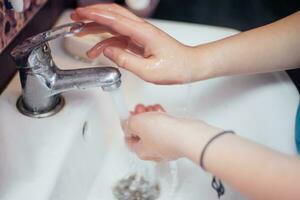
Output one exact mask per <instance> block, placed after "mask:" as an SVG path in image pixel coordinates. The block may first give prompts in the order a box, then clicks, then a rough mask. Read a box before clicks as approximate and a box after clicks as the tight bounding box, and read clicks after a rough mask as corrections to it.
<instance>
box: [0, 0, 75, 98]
mask: <svg viewBox="0 0 300 200" xmlns="http://www.w3.org/2000/svg"><path fill="white" fill-rule="evenodd" d="M75 6H76V1H75V0H25V7H26V10H25V12H23V13H16V12H14V11H10V10H6V9H5V8H4V4H3V0H0V12H1V13H0V36H1V37H0V43H1V45H0V94H1V92H2V91H3V90H4V89H5V87H6V85H7V84H8V83H9V81H10V80H11V78H12V77H13V76H14V74H15V73H16V66H15V63H14V62H13V61H12V59H11V57H10V52H11V51H12V49H13V48H14V47H15V46H16V45H17V44H19V43H20V42H22V41H24V40H25V39H26V38H28V37H30V36H32V35H35V34H37V33H40V32H43V31H46V30H48V29H49V28H51V27H52V26H53V24H54V23H55V22H56V20H57V18H58V17H59V15H60V14H61V13H62V12H63V11H64V10H65V9H67V8H73V7H75Z"/></svg>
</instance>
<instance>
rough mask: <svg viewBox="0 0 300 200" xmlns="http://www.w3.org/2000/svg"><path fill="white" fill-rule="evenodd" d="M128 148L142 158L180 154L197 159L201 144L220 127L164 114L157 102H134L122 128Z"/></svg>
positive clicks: (168, 156)
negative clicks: (154, 103)
mask: <svg viewBox="0 0 300 200" xmlns="http://www.w3.org/2000/svg"><path fill="white" fill-rule="evenodd" d="M124 131H125V132H127V134H128V135H130V137H127V139H126V141H127V144H128V146H129V148H130V149H131V150H132V151H133V152H135V153H137V155H138V156H139V157H140V158H141V159H143V160H153V161H167V160H175V159H178V158H180V157H189V158H190V159H194V160H198V157H199V156H200V153H201V151H202V149H203V146H204V145H205V143H206V142H207V141H208V139H209V138H210V137H211V136H213V135H214V134H216V133H218V132H219V131H220V129H217V128H214V127H211V126H209V125H207V124H205V123H203V122H201V121H196V120H190V119H183V118H175V117H171V116H169V115H167V114H166V113H165V112H164V109H163V108H162V107H161V106H160V105H155V106H144V105H141V104H140V105H137V106H136V108H135V110H134V112H133V113H132V116H131V117H130V118H129V120H128V123H127V126H126V128H125V129H124Z"/></svg>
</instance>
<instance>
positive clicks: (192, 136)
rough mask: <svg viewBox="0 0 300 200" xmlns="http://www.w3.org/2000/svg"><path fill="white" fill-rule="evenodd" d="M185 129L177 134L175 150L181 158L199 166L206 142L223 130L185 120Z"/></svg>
mask: <svg viewBox="0 0 300 200" xmlns="http://www.w3.org/2000/svg"><path fill="white" fill-rule="evenodd" d="M185 127H186V128H184V129H183V130H184V131H181V132H180V133H179V136H178V138H179V140H178V144H177V149H178V151H179V152H180V155H181V157H186V158H188V159H190V160H191V161H193V162H195V163H197V164H199V161H200V155H201V152H202V151H203V149H204V147H205V145H206V144H207V142H208V141H209V140H210V139H211V138H212V137H214V136H215V135H217V134H218V133H220V132H222V131H223V130H222V129H220V128H217V127H213V126H210V125H208V124H205V123H203V122H200V121H196V120H186V122H185ZM178 130H180V129H178ZM181 130H182V129H181Z"/></svg>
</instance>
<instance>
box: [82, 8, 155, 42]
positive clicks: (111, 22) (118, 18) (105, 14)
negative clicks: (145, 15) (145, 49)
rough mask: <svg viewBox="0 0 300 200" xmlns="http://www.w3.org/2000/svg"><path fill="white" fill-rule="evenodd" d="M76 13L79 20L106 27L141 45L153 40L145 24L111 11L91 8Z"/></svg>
mask: <svg viewBox="0 0 300 200" xmlns="http://www.w3.org/2000/svg"><path fill="white" fill-rule="evenodd" d="M76 13H77V15H78V16H79V17H81V18H84V19H88V20H92V21H94V22H97V23H98V24H100V25H103V26H107V27H109V28H111V29H112V30H114V31H115V32H117V33H119V34H121V35H124V36H127V37H129V38H131V39H132V40H134V41H137V42H138V43H139V44H141V45H144V44H147V43H149V41H150V40H152V39H153V34H149V31H148V30H146V29H147V28H146V27H145V26H144V25H145V22H139V21H135V20H132V19H130V18H128V17H124V16H122V15H119V14H116V13H113V12H111V11H104V10H97V9H93V8H78V9H77V10H76ZM137 27H139V28H137Z"/></svg>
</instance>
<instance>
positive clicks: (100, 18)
mask: <svg viewBox="0 0 300 200" xmlns="http://www.w3.org/2000/svg"><path fill="white" fill-rule="evenodd" d="M71 18H72V19H73V20H74V21H82V20H89V21H92V22H90V23H88V24H87V25H86V26H85V28H84V30H83V32H82V33H81V35H85V34H95V33H102V32H110V33H111V34H113V35H114V37H112V38H109V39H106V40H104V41H102V42H100V43H98V44H96V45H95V46H94V47H93V48H92V49H91V50H90V51H89V52H88V56H89V57H90V58H96V57H97V56H99V55H100V54H101V53H104V55H105V56H106V57H108V58H110V59H111V60H112V61H114V62H115V63H117V64H118V65H119V66H120V67H123V68H125V69H127V70H129V71H131V72H133V73H134V74H136V75H137V76H139V77H140V78H142V79H144V80H146V81H149V82H152V83H156V84H178V83H186V82H190V81H192V80H193V77H191V75H192V74H193V72H192V67H191V66H192V65H193V63H194V60H195V59H199V55H198V57H197V56H196V55H194V54H195V53H194V51H193V48H191V47H188V46H185V45H183V44H181V43H179V42H178V41H176V40H175V39H174V38H172V37H170V36H169V35H168V34H166V33H164V32H163V31H161V30H160V29H158V28H156V27H155V26H153V25H151V24H150V23H148V22H147V21H145V20H143V19H141V18H139V17H137V16H136V15H134V14H133V13H131V12H129V11H128V10H127V9H125V8H123V7H121V6H118V5H117V4H98V5H93V6H89V7H85V8H78V9H76V10H75V11H74V12H73V13H72V15H71ZM196 57H197V58H196Z"/></svg>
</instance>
